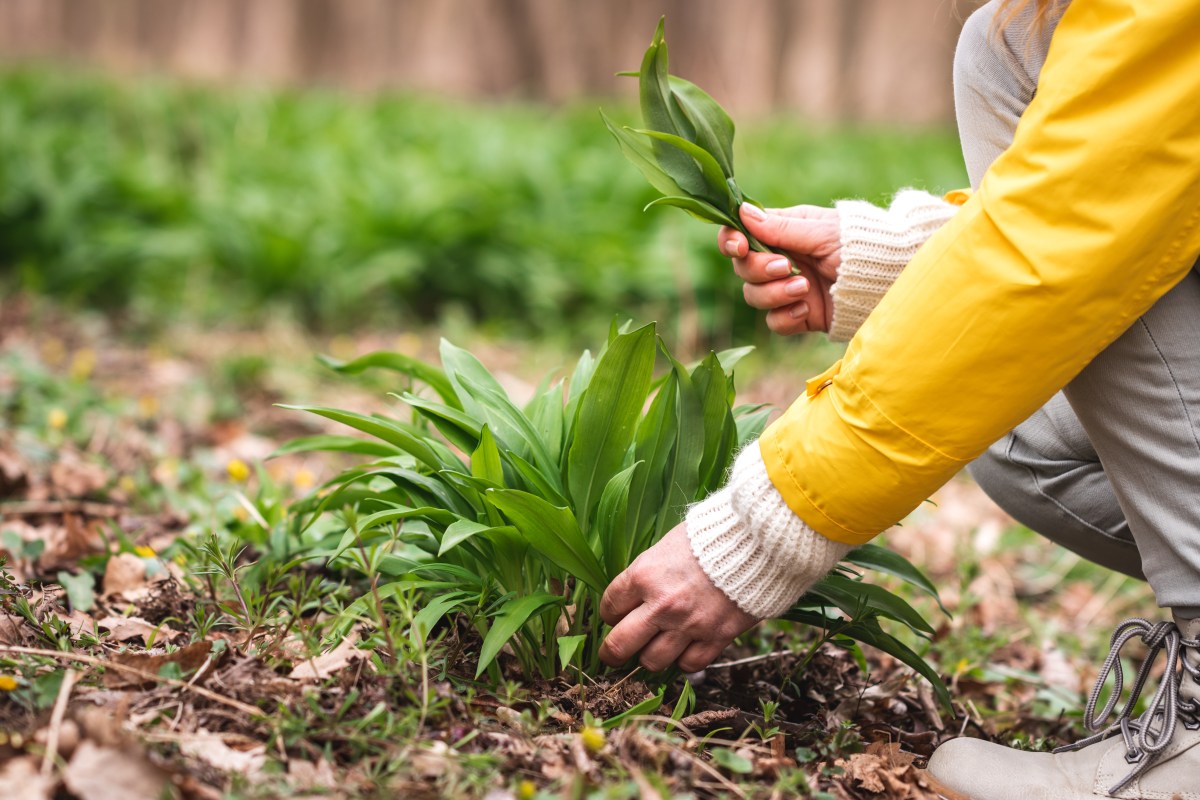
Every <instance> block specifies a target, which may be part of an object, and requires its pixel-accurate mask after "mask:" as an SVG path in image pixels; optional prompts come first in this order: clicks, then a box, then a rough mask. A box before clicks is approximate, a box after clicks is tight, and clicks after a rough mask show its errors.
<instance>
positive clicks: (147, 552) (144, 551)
mask: <svg viewBox="0 0 1200 800" xmlns="http://www.w3.org/2000/svg"><path fill="white" fill-rule="evenodd" d="M133 552H135V553H137V554H138V555H139V556H141V557H142V558H154V557H155V556H157V555H158V553H156V552H154V548H153V547H147V546H146V545H144V544H140V545H138V546H137V547H135V548H133Z"/></svg>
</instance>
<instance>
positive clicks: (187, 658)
mask: <svg viewBox="0 0 1200 800" xmlns="http://www.w3.org/2000/svg"><path fill="white" fill-rule="evenodd" d="M211 651H212V642H207V641H205V642H193V643H192V644H189V645H187V646H185V647H181V648H179V649H178V650H176V651H175V652H173V653H161V654H157V655H151V654H149V653H116V654H114V655H113V656H112V659H111V660H112V661H113V662H115V663H117V664H123V665H124V666H127V667H134V668H135V669H139V670H141V671H142V672H146V673H149V674H150V675H157V674H158V671H159V670H160V669H162V668H163V667H164V666H166V665H167V664H178V665H179V668H180V669H181V670H183V673H184V674H185V675H186V674H188V673H191V672H193V671H194V670H197V669H199V668H200V666H201V665H202V664H203V663H204V662H205V661H206V660H207V659H208V655H209V653H210V652H211ZM149 683H152V681H150V680H149V679H143V678H140V677H138V676H137V675H133V674H131V673H128V672H125V671H124V670H116V669H110V670H105V672H104V685H105V686H107V687H109V688H110V689H111V688H114V687H118V686H141V685H144V684H149Z"/></svg>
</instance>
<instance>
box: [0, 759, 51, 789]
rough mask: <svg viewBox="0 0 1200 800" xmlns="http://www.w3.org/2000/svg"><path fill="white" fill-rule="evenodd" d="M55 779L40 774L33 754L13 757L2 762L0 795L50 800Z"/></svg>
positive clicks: (0, 768) (0, 765) (0, 766)
mask: <svg viewBox="0 0 1200 800" xmlns="http://www.w3.org/2000/svg"><path fill="white" fill-rule="evenodd" d="M53 790H54V781H52V780H49V779H46V778H42V777H41V775H39V774H38V762H37V761H36V760H35V759H34V757H33V756H22V757H21V758H14V759H11V760H10V761H9V762H8V763H7V764H0V797H3V798H4V800H50V798H51V797H52V796H53Z"/></svg>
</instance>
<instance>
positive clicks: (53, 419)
mask: <svg viewBox="0 0 1200 800" xmlns="http://www.w3.org/2000/svg"><path fill="white" fill-rule="evenodd" d="M46 424H47V425H49V426H50V427H51V428H53V429H54V430H56V431H61V430H62V429H63V428H65V427H67V412H66V411H63V410H62V409H61V408H52V409H50V412H49V413H48V414H46Z"/></svg>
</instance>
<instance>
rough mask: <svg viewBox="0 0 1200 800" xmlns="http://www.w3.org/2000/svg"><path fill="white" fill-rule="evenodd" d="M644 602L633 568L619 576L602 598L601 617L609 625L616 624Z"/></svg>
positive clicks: (614, 579)
mask: <svg viewBox="0 0 1200 800" xmlns="http://www.w3.org/2000/svg"><path fill="white" fill-rule="evenodd" d="M641 604H642V592H641V590H639V589H638V588H637V583H636V581H635V580H634V574H633V570H632V569H627V570H625V571H624V572H622V573H621V574H620V575H618V576H617V577H615V578H613V581H612V583H610V584H609V585H608V588H607V589H606V590H605V591H604V596H603V597H601V598H600V618H601V619H602V620H604V621H605V622H607V623H608V624H609V625H616V624H617V623H618V622H620V621H621V620H622V619H623V618H624V617H625V615H626V614H628V613H629V612H630V611H633V610H634V609H635V608H637V607H638V606H639V605H641Z"/></svg>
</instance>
